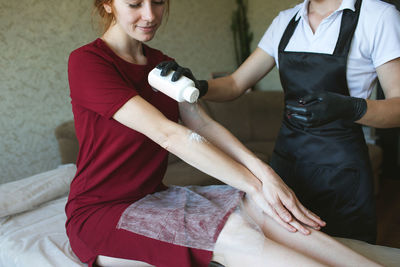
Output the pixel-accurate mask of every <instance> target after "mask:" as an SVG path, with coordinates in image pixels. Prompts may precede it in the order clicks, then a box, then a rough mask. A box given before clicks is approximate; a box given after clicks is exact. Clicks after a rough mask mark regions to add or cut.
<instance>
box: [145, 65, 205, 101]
mask: <svg viewBox="0 0 400 267" xmlns="http://www.w3.org/2000/svg"><path fill="white" fill-rule="evenodd" d="M160 73H161V70H160V69H157V68H154V69H153V70H152V71H150V73H149V75H148V81H149V84H150V85H151V86H152V87H153V88H154V89H157V90H158V91H160V92H163V93H164V94H166V95H167V96H169V97H171V98H173V99H175V100H176V101H178V102H183V101H187V102H189V103H194V102H196V101H197V99H198V98H199V93H200V92H199V90H198V89H197V88H196V87H195V85H194V82H193V81H192V80H191V79H189V78H187V77H185V76H181V77H180V78H179V80H177V81H176V82H172V81H171V78H172V75H173V74H174V71H171V72H170V73H168V75H166V76H161V75H160Z"/></svg>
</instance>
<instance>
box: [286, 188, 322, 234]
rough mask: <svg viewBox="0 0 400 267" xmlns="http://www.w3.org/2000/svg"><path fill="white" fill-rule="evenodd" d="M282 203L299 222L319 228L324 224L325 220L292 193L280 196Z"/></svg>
mask: <svg viewBox="0 0 400 267" xmlns="http://www.w3.org/2000/svg"><path fill="white" fill-rule="evenodd" d="M282 202H283V205H284V206H285V207H286V208H287V209H288V210H289V211H290V212H291V213H292V215H293V216H294V217H295V218H296V219H297V220H298V221H300V222H302V223H304V224H306V225H308V226H310V227H313V228H314V229H316V230H319V229H320V228H321V226H325V222H324V221H322V220H321V218H319V217H318V216H317V215H315V214H314V213H312V212H311V211H309V210H308V209H306V208H305V207H304V206H303V205H302V204H301V203H300V201H299V200H298V199H297V198H296V196H295V195H294V193H292V195H291V196H290V197H289V196H285V197H283V198H282Z"/></svg>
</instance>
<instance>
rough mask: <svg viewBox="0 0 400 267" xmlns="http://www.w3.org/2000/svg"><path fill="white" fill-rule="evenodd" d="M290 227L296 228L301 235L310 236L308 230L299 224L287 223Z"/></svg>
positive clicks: (296, 222) (295, 222) (294, 221)
mask: <svg viewBox="0 0 400 267" xmlns="http://www.w3.org/2000/svg"><path fill="white" fill-rule="evenodd" d="M289 224H290V225H291V226H292V227H294V228H296V229H297V230H298V231H299V232H300V233H302V234H303V235H309V234H311V231H310V230H308V229H307V228H306V227H304V226H303V225H302V224H301V223H300V222H298V221H296V220H293V221H292V222H290V223H289Z"/></svg>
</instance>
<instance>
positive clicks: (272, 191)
mask: <svg viewBox="0 0 400 267" xmlns="http://www.w3.org/2000/svg"><path fill="white" fill-rule="evenodd" d="M264 165H265V166H263V169H264V170H263V172H264V175H262V176H263V178H262V179H260V175H259V176H258V178H259V180H260V182H261V185H260V186H259V187H258V188H256V189H254V190H253V192H249V193H248V194H249V197H250V198H251V199H252V200H253V201H254V202H255V203H256V205H257V206H258V207H259V208H261V209H262V210H263V211H264V212H265V213H266V214H268V215H269V216H271V217H272V218H273V219H274V220H275V221H276V222H278V223H279V224H280V225H282V226H283V227H284V228H286V229H287V230H289V231H291V232H296V231H300V232H301V233H303V234H305V235H308V234H310V230H308V229H307V228H306V227H304V226H303V224H304V225H307V226H309V227H312V228H314V229H316V230H319V229H320V228H321V227H323V226H325V224H326V223H325V222H324V221H322V220H321V219H320V218H319V217H318V216H317V215H315V214H314V213H313V212H311V211H309V210H308V209H306V208H305V207H304V206H303V205H302V204H301V203H300V201H299V200H298V199H297V197H296V195H295V194H294V192H293V191H292V190H291V189H290V188H289V187H288V186H287V185H286V184H285V183H284V182H283V181H282V179H281V178H280V177H279V176H278V175H277V174H276V173H275V172H274V171H273V170H272V168H271V167H269V166H267V165H266V164H264Z"/></svg>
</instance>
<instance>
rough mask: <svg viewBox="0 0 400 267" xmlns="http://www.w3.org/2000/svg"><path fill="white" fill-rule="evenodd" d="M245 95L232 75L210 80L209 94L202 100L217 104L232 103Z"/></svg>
mask: <svg viewBox="0 0 400 267" xmlns="http://www.w3.org/2000/svg"><path fill="white" fill-rule="evenodd" d="M243 93H244V90H241V89H240V88H238V86H237V85H236V83H235V81H234V79H233V78H232V75H229V76H225V77H221V78H217V79H212V80H208V92H207V94H206V95H205V96H203V98H202V99H204V100H211V101H215V102H224V101H230V100H233V99H235V98H238V97H239V96H241V95H242V94H243Z"/></svg>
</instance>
